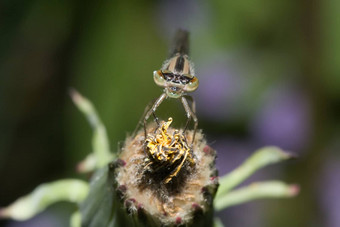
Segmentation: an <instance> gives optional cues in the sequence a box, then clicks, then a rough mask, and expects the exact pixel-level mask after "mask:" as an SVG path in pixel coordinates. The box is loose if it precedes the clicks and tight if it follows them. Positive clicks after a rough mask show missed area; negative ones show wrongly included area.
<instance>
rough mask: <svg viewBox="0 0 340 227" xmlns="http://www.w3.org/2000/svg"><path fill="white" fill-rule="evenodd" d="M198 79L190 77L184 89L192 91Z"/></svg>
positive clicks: (196, 86) (196, 85)
mask: <svg viewBox="0 0 340 227" xmlns="http://www.w3.org/2000/svg"><path fill="white" fill-rule="evenodd" d="M198 84H199V82H198V79H197V77H195V76H194V77H192V79H191V80H190V82H189V83H188V84H187V85H186V88H185V91H188V92H192V91H195V90H196V89H197V88H198Z"/></svg>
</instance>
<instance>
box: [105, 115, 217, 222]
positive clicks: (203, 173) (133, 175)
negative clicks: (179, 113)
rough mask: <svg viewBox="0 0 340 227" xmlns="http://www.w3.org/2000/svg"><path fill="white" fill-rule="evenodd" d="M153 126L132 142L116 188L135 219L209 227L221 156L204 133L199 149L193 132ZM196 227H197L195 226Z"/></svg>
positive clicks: (122, 158)
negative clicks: (217, 167) (141, 214)
mask: <svg viewBox="0 0 340 227" xmlns="http://www.w3.org/2000/svg"><path fill="white" fill-rule="evenodd" d="M171 122H172V119H171V118H169V120H168V121H167V122H162V123H161V125H160V127H156V126H155V125H151V126H149V127H148V129H149V131H148V138H147V139H146V140H145V138H144V131H140V132H138V133H137V135H136V136H135V137H133V138H132V137H130V138H128V139H127V140H126V142H125V145H124V147H123V148H122V150H121V153H120V155H119V159H118V161H116V163H115V164H113V165H112V166H114V168H113V169H112V171H114V175H115V187H116V190H117V192H118V193H119V195H120V197H121V201H122V203H123V205H124V206H125V208H126V210H127V211H128V212H129V213H130V214H132V215H133V214H136V215H137V214H138V213H141V212H142V213H144V214H145V215H146V216H148V220H150V219H151V220H152V222H153V223H155V224H156V225H157V226H159V225H166V226H177V225H182V224H183V225H186V224H193V223H196V222H197V223H198V220H199V219H200V218H201V217H203V215H202V214H204V222H202V220H200V221H199V223H200V224H203V223H206V224H207V223H209V224H207V225H208V226H209V225H211V222H212V219H211V218H209V216H211V215H209V214H211V213H212V202H213V197H214V195H215V193H216V190H217V187H218V182H217V170H216V168H215V158H216V153H215V151H214V150H212V149H211V148H210V147H209V146H208V145H207V143H206V140H205V139H204V137H203V135H202V133H201V132H198V133H197V135H196V138H195V141H194V143H193V148H190V147H189V146H188V145H187V142H186V140H189V141H191V139H192V136H193V131H187V132H186V133H185V135H183V134H182V132H180V131H179V130H176V129H173V128H171V127H170V124H171ZM195 226H197V225H196V224H195Z"/></svg>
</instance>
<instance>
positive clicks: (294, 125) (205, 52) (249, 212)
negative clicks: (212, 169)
mask: <svg viewBox="0 0 340 227" xmlns="http://www.w3.org/2000/svg"><path fill="white" fill-rule="evenodd" d="M339 12H340V1H332V0H324V1H321V0H319V1H318V0H311V1H306V0H299V1H286V0H276V1H269V0H240V1H222V0H212V1H203V0H196V1H195V0H190V1H184V0H173V1H155V0H153V1H151V0H139V1H136V0H132V1H123V0H116V1H78V0H67V1H66V0H59V1H55V0H51V1H42V0H35V1H33V0H31V1H28V0H27V1H19V0H11V1H10V0H2V1H1V2H0V123H1V127H0V129H1V130H0V133H1V136H0V182H1V183H0V184H1V186H0V206H6V205H8V204H9V203H10V202H12V201H14V200H15V199H16V198H18V197H19V196H22V195H24V194H26V193H28V192H30V191H31V190H32V189H33V188H34V187H35V186H37V185H38V184H40V183H43V182H48V181H52V180H56V179H59V178H65V177H78V178H83V179H86V177H85V178H84V176H81V175H79V174H77V173H76V172H75V166H76V163H77V162H78V161H79V160H81V159H83V158H84V157H85V156H86V154H88V153H89V152H90V149H91V140H90V139H91V129H90V127H89V125H88V124H87V122H86V120H85V118H84V117H83V116H82V114H81V113H80V112H79V111H78V110H77V109H76V108H75V106H74V105H73V104H72V102H71V100H70V97H69V95H68V90H69V88H71V87H73V88H76V89H77V90H78V91H80V92H81V93H82V94H83V95H84V96H86V97H88V98H89V99H90V100H91V101H93V103H94V104H95V106H96V108H97V110H98V112H99V115H100V116H101V118H102V120H103V122H104V124H105V125H106V126H107V129H108V134H109V137H110V141H111V146H112V150H116V149H117V147H118V144H119V143H120V142H121V141H123V140H124V138H125V136H126V135H127V134H128V133H129V132H131V131H133V130H134V128H135V126H136V124H137V122H138V120H139V118H140V116H141V115H142V113H143V111H144V108H145V106H146V105H147V104H148V103H149V102H150V101H151V100H152V99H154V98H156V97H158V96H159V95H160V94H161V89H160V88H158V87H157V86H156V85H155V84H154V82H153V79H152V72H153V71H154V70H157V69H159V68H160V66H161V64H162V62H163V61H164V60H165V59H166V58H167V54H168V46H169V44H170V41H171V37H172V36H173V34H174V32H175V30H176V29H177V28H184V29H188V30H189V31H190V33H191V36H190V39H191V58H192V59H193V61H194V63H195V69H196V75H197V77H198V78H199V79H200V87H199V88H198V90H197V91H196V92H195V93H194V94H193V96H194V97H195V99H196V102H197V115H198V118H199V127H200V128H202V129H203V131H204V132H205V134H206V135H207V139H208V141H209V143H210V144H211V146H212V147H214V148H215V149H217V151H218V156H219V158H218V162H217V164H218V168H219V169H220V175H223V174H225V173H227V172H228V171H230V170H232V169H233V168H235V167H236V166H237V165H239V164H240V163H241V162H242V161H243V160H244V159H245V158H246V157H247V156H249V155H250V154H251V153H252V152H253V151H254V150H255V149H256V148H259V147H261V146H264V145H278V146H280V147H282V148H283V149H286V150H290V151H291V152H293V153H295V154H297V155H298V156H299V158H298V159H297V160H295V161H291V162H288V163H285V164H282V165H278V166H273V167H268V168H266V169H264V170H263V171H261V172H260V173H259V174H257V175H256V176H254V177H253V178H252V179H250V181H255V180H264V179H282V180H284V181H286V182H289V183H299V184H300V186H301V193H300V195H299V196H298V197H297V198H294V199H289V200H265V201H256V202H252V203H249V204H245V205H241V206H237V207H233V208H230V209H227V210H225V211H224V212H221V213H219V214H218V215H220V216H221V218H222V219H223V223H224V224H225V225H226V226H233V227H235V226H236V227H238V226H240V227H241V226H279V227H280V226H282V227H283V226H291V227H293V226H294V227H300V226H330V227H336V226H340V217H339V215H338V214H339V211H340V197H339V196H338V194H339V193H338V192H339V191H340V181H339V175H340V161H339V149H340V139H339V138H340V127H339V126H340V17H339ZM158 115H159V116H160V117H161V118H162V119H166V118H167V117H169V116H172V117H174V119H175V122H174V124H175V126H180V125H183V124H184V122H185V113H184V110H183V108H182V106H181V104H180V102H177V100H167V101H166V102H164V103H163V104H162V106H161V107H160V109H159V111H158ZM176 124H177V125H176ZM74 209H75V207H74V206H72V205H69V204H67V203H62V204H57V205H54V206H52V207H51V208H49V209H48V210H47V211H46V212H44V213H43V214H41V215H39V216H38V217H36V218H34V219H32V220H30V221H27V222H13V221H1V222H0V225H3V226H11V227H13V226H16V227H17V226H19V227H22V226H65V225H67V224H66V223H68V220H67V219H68V217H69V214H70V213H71V212H72V210H74Z"/></svg>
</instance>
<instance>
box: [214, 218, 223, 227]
mask: <svg viewBox="0 0 340 227" xmlns="http://www.w3.org/2000/svg"><path fill="white" fill-rule="evenodd" d="M214 227H224V225H223V223H222V221H221V219H219V218H214Z"/></svg>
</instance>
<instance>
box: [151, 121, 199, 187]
mask: <svg viewBox="0 0 340 227" xmlns="http://www.w3.org/2000/svg"><path fill="white" fill-rule="evenodd" d="M171 123H172V118H171V117H170V118H169V119H168V121H167V122H164V121H163V122H162V123H161V125H160V127H159V128H158V129H157V130H156V132H155V133H154V135H149V136H148V138H147V139H146V140H145V142H146V151H147V153H148V155H149V156H150V157H151V159H152V160H150V163H149V164H150V165H151V164H152V163H154V162H157V163H160V164H162V165H164V166H169V165H170V166H173V167H174V170H172V171H171V173H170V174H169V176H168V177H167V178H166V179H165V180H164V183H169V182H170V181H171V180H172V178H173V177H175V176H177V174H178V172H179V171H180V170H181V168H182V167H183V164H184V163H185V161H186V160H188V161H189V162H190V163H191V164H195V162H194V160H193V158H192V156H191V154H190V147H189V146H188V144H187V142H186V140H185V137H184V135H183V134H181V133H180V132H179V131H178V130H175V131H174V133H173V134H172V135H170V134H169V133H168V128H169V126H170V124H171ZM177 161H180V163H179V164H177V163H176V162H177ZM149 164H148V165H147V166H146V167H148V166H149Z"/></svg>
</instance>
